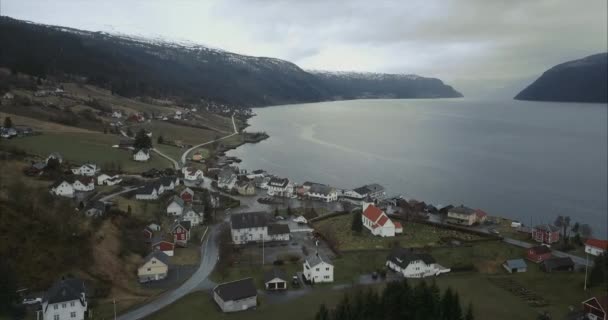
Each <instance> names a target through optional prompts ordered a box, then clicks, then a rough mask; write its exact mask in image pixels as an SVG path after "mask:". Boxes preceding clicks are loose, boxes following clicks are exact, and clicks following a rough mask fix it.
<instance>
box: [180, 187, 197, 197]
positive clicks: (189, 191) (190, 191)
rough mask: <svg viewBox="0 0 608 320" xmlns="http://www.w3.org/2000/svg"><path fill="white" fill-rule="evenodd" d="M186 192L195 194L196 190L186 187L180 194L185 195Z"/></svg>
mask: <svg viewBox="0 0 608 320" xmlns="http://www.w3.org/2000/svg"><path fill="white" fill-rule="evenodd" d="M184 193H188V194H190V195H192V196H194V191H192V189H190V188H186V189H184V190H183V191H182V192H180V193H179V196H180V197H181V196H182V195H184Z"/></svg>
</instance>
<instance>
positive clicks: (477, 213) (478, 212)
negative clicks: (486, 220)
mask: <svg viewBox="0 0 608 320" xmlns="http://www.w3.org/2000/svg"><path fill="white" fill-rule="evenodd" d="M475 214H476V215H477V217H479V218H483V217H485V216H487V215H488V214H487V213H486V212H485V211H483V210H481V209H477V210H475Z"/></svg>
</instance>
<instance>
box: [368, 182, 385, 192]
mask: <svg viewBox="0 0 608 320" xmlns="http://www.w3.org/2000/svg"><path fill="white" fill-rule="evenodd" d="M365 187H366V188H367V190H369V191H370V192H379V191H384V187H383V186H381V185H379V184H377V183H370V184H368V185H366V186H365Z"/></svg>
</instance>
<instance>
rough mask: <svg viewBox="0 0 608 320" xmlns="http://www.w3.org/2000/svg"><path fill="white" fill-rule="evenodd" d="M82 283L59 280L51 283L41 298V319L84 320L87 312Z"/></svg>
mask: <svg viewBox="0 0 608 320" xmlns="http://www.w3.org/2000/svg"><path fill="white" fill-rule="evenodd" d="M87 306H88V304H87V297H86V288H85V285H84V282H83V281H82V280H79V279H74V278H72V279H61V280H59V281H56V282H55V283H53V285H52V286H51V288H49V290H48V291H47V292H46V293H45V294H44V296H43V298H42V303H41V308H42V319H43V320H61V319H70V320H71V319H75V320H84V319H85V313H86V311H87Z"/></svg>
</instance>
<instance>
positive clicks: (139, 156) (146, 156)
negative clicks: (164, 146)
mask: <svg viewBox="0 0 608 320" xmlns="http://www.w3.org/2000/svg"><path fill="white" fill-rule="evenodd" d="M133 160H135V161H141V162H145V161H148V160H150V150H148V149H139V150H137V152H135V153H133Z"/></svg>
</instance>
